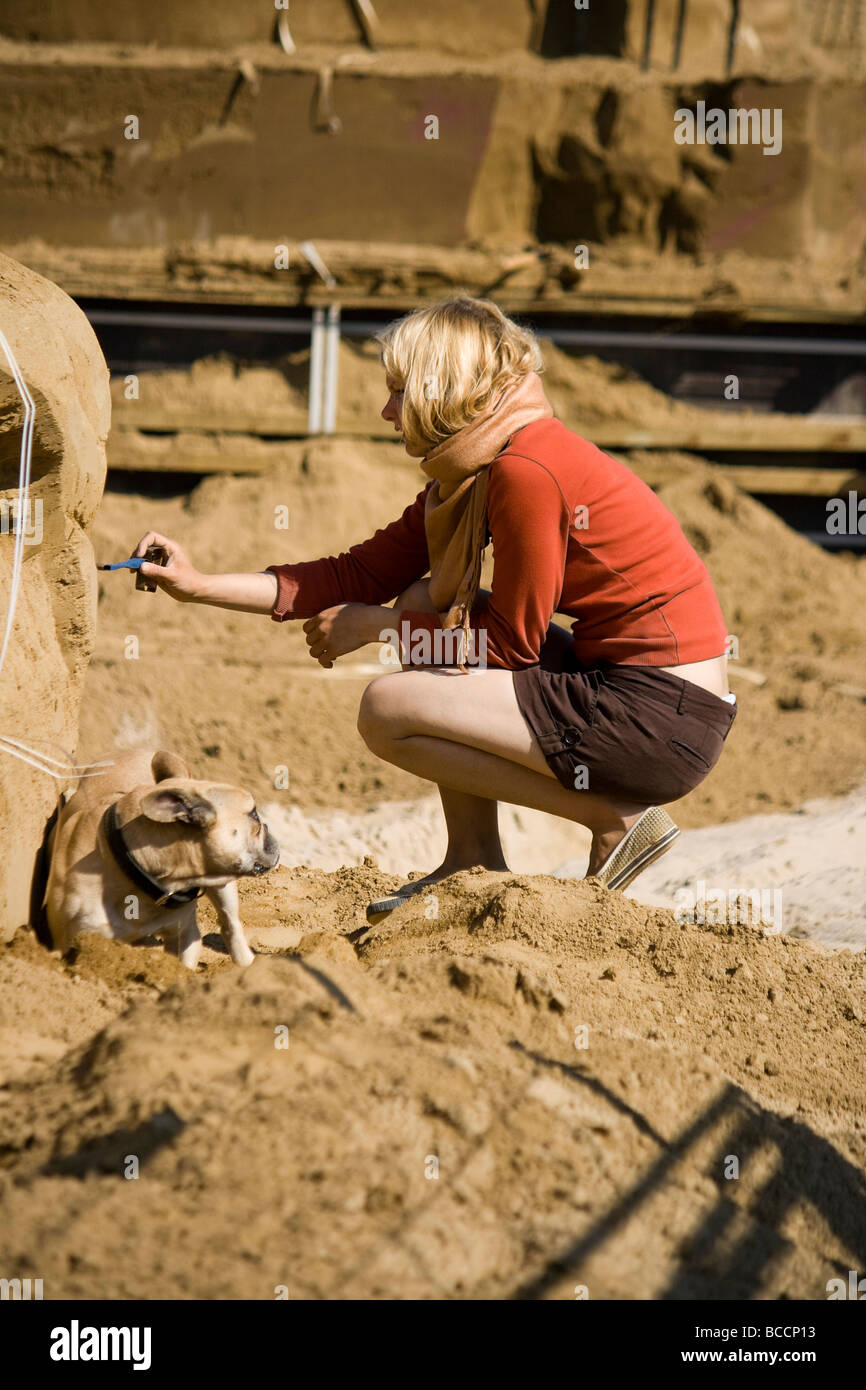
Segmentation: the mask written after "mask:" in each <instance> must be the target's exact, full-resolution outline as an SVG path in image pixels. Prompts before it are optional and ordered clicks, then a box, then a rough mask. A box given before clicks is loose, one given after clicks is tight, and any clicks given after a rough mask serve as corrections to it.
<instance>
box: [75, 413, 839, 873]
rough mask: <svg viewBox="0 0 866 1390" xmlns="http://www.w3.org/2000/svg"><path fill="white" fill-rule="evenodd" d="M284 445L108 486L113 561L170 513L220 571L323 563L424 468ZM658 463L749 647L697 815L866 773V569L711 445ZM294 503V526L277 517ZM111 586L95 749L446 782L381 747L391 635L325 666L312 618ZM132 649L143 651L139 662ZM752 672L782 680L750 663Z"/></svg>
mask: <svg viewBox="0 0 866 1390" xmlns="http://www.w3.org/2000/svg"><path fill="white" fill-rule="evenodd" d="M284 448H285V457H284V461H283V462H282V463H281V464H280V465H278V466H276V467H275V468H273V469H272V470H271V471H269V472H268V473H267V474H264V475H261V476H253V477H245V478H233V477H214V478H209V479H207V480H206V481H204V482H202V483H201V484H199V485H198V487H196V488H194V489H193V490H192V491H191V492H190V493H189V494H188V495H183V496H178V497H168V498H160V499H154V498H147V497H144V496H137V495H134V494H127V493H118V492H109V493H108V494H107V495H106V497H105V500H104V502H103V505H102V507H101V509H100V512H99V515H98V518H97V522H96V533H95V540H96V549H97V553H98V555H99V557H100V558H105V559H109V558H115V557H116V556H119V555H122V554H128V553H129V550H130V549H131V547H132V545H133V544H134V543H135V541H136V540H137V539H138V538H139V536H141V535H142V534H143V533H144V532H145V530H146V529H147V528H148V527H149V526H151V525H153V526H155V527H156V528H157V529H158V530H161V531H163V532H164V533H165V534H168V535H171V536H174V537H175V538H176V539H178V540H180V541H181V542H183V543H185V544H186V545H187V546H188V547H189V550H190V552H191V554H192V556H193V559H194V560H195V562H196V563H197V564H198V565H199V566H200V568H202V569H204V570H212V569H245V568H250V569H262V568H263V567H264V566H265V565H267V564H270V563H272V562H275V561H280V560H284V559H286V560H300V559H307V558H313V557H316V556H318V555H323V554H329V553H334V552H336V551H337V550H339V549H341V548H344V547H346V546H348V545H349V544H351V543H352V542H354V541H356V540H359V539H362V538H364V537H367V536H369V535H372V533H373V531H374V530H375V529H376V527H377V526H379V525H382V524H384V523H386V522H388V521H389V520H392V519H393V518H394V517H395V516H397V515H399V513H400V511H401V510H402V508H403V506H404V505H405V504H406V503H408V502H409V501H410V500H411V499H412V498H413V497H414V495H415V493H416V491H417V490H418V489H419V487H420V485H421V483H422V482H423V479H422V478H421V475H420V474H419V472H418V470H417V468H416V466H415V464H414V463H413V462H412V461H411V460H409V459H408V458H407V457H406V455H405V454H404V453H403V451H402V449H401V448H400V447H399V445H396V444H385V443H377V442H367V441H354V440H353V441H349V440H331V441H306V442H303V443H301V442H299V443H296V444H291V445H285V446H284ZM645 461H646V462H647V463H649V462H650V461H651V463H652V469H653V473H654V474H656V475H657V474H659V473H660V472H662V473H663V474H664V476H665V481H664V482H663V484H662V486H661V489H660V491H661V496H662V497H663V499H664V501H665V502H666V503H667V505H668V506H670V507H671V508H672V510H673V511H674V512H675V514H676V515H677V516H678V517H679V519H680V521H681V523H682V524H683V526H684V528H685V530H686V533H687V534H688V536H689V539H690V540H691V541H692V543H693V544H694V545H695V546H696V547H697V548H698V551H699V552H700V554H701V555H702V557H703V558H704V559H705V561H706V563H707V564H708V566H709V569H710V572H711V574H712V576H713V579H714V581H715V583H716V585H717V586H718V589H719V593H720V596H721V600H722V605H723V609H724V612H725V615H726V619H727V623H728V628H729V631H730V632H731V633H732V634H733V635H734V636H735V637H736V638H737V640H738V644H739V661H738V662H732V663H731V682H732V686H733V688H734V689H735V690H736V692H737V695H738V699H739V702H740V714H739V717H738V720H737V723H736V726H735V730H734V732H733V733H732V735H731V738H730V739H729V741H728V746H727V748H726V750H725V754H724V757H723V759H722V761H721V763H720V764H719V766H718V767H717V768H716V769H715V771H714V772H713V774H712V776H711V777H710V778H709V779H708V781H707V782H706V783H704V785H703V786H701V787H699V788H698V789H697V791H696V792H694V793H693V794H692V795H691V796H690V797H688V798H687V799H686V800H685V801H684V802H682V803H680V805H679V806H678V812H677V814H678V819H680V821H681V823H682V824H684V825H697V824H708V823H716V822H718V821H723V820H730V819H737V818H739V817H741V816H745V815H749V814H752V813H756V812H762V811H769V810H774V809H778V810H784V809H789V808H792V807H795V806H797V805H799V804H800V803H801V802H802V801H804V800H807V799H809V798H810V797H812V796H814V795H815V794H816V792H820V793H821V794H823V795H834V794H837V793H843V792H847V791H849V790H851V789H853V788H854V787H856V786H858V785H859V784H861V783H862V782H863V779H864V775H866V730H864V724H866V709H864V705H863V702H862V701H861V700H858V699H857V698H856V695H852V694H850V693H848V694H844V693H840V692H839V690H838V688H837V687H838V686H839V685H843V686H849V687H852V688H853V689H854V690H856V689H858V688H860V687H862V686H863V684H864V682H863V663H862V651H863V647H864V643H866V578H864V571H863V569H862V567H861V566H860V565H859V564H858V562H857V561H855V560H854V559H852V558H851V557H850V556H846V555H839V554H835V555H831V554H828V553H825V552H822V551H821V550H819V549H818V548H817V547H815V546H813V545H811V544H810V543H809V542H807V541H805V540H803V539H802V538H801V537H799V536H797V535H796V534H795V533H794V532H793V531H791V530H790V528H788V527H787V526H786V525H785V524H784V523H783V522H781V521H780V520H779V519H778V518H777V517H775V516H774V515H773V514H772V513H771V512H770V511H768V510H767V509H766V508H765V507H763V506H761V505H760V504H759V503H758V502H755V501H754V500H752V499H751V498H750V497H748V496H747V495H746V494H744V493H741V492H740V491H739V490H738V489H737V488H735V487H734V486H733V485H731V484H730V483H728V482H726V481H725V480H723V479H720V478H719V477H718V476H717V475H716V474H715V473H714V471H713V469H712V467H711V466H710V465H707V464H705V463H703V462H701V461H700V460H698V459H694V458H691V457H689V456H687V455H677V454H671V455H667V456H664V457H663V458H662V456H660V455H659V454H657V453H654V454H653V455H652V456H651V458H650V456H649V455H646V456H642V455H640V454H635V455H632V456H630V462H631V464H632V466H633V467H635V468H636V470H637V471H638V472H640V470H641V467H642V465H643V464H644V462H645ZM661 463H663V464H664V469H662V468H661ZM282 507H287V508H288V511H289V529H288V530H287V531H285V530H277V529H276V527H275V518H276V516H277V515H278V513H277V511H276V509H278V508H282ZM488 573H489V569H488ZM100 592H101V598H100V616H99V638H98V647H97V651H96V654H95V658H94V661H93V663H92V664H91V668H90V673H89V676H88V686H87V699H86V703H85V708H84V711H83V717H82V726H81V728H82V741H81V751H82V753H83V754H84V755H86V756H88V757H95V756H97V755H98V754H99V753H101V752H102V751H103V750H104V749H105V748H106V747H108V746H111V745H112V744H114V743H120V744H124V745H130V744H135V743H141V742H145V743H152V744H153V743H155V744H166V745H168V746H172V747H176V748H177V749H178V750H179V751H180V752H182V753H183V754H184V756H185V757H187V758H188V760H189V761H190V762H191V763H192V764H194V765H196V766H198V767H200V768H201V773H202V775H208V776H215V777H219V778H221V779H225V780H229V781H238V780H239V781H241V782H242V783H243V784H245V785H247V786H249V787H250V789H251V790H252V791H253V792H254V793H255V795H256V796H257V797H260V798H261V799H262V800H264V801H268V800H271V801H274V800H276V801H279V802H282V803H284V804H285V805H286V806H289V807H291V806H298V807H301V808H303V809H304V810H309V809H311V808H318V809H323V808H329V809H337V810H345V811H351V812H353V813H355V812H358V811H363V810H364V809H365V808H368V807H371V806H373V805H375V804H377V803H379V802H381V801H383V800H397V801H400V800H403V801H407V800H412V799H414V798H416V797H417V796H419V795H422V794H424V793H426V792H429V791H430V790H432V789H431V788H430V787H429V786H428V785H427V784H424V783H419V782H418V781H417V780H416V779H415V778H412V777H409V776H407V775H405V774H403V773H401V772H399V771H397V770H396V769H393V768H390V767H388V766H386V765H385V764H384V763H381V762H380V761H379V760H378V759H376V758H374V757H373V756H372V755H371V754H370V753H369V751H368V750H367V749H366V747H365V745H364V744H363V743H362V742H361V740H360V738H359V736H358V735H357V733H356V731H355V718H356V714H357V707H358V701H359V699H360V695H361V691H362V690H363V688H364V686H365V684H366V682H367V681H368V680H369V679H370V675H371V674H372V673H375V672H377V671H382V670H384V669H385V668H384V667H382V666H381V665H380V663H379V661H378V655H379V653H378V649H377V648H375V647H369V648H364V649H363V650H362V651H361V652H358V653H355V654H353V657H352V658H344V659H343V660H342V661H341V662H338V664H337V666H336V667H335V669H334V670H333V671H329V672H325V671H322V669H321V668H320V667H319V666H318V665H317V664H316V663H315V662H313V661H311V659H310V658H309V656H308V654H307V648H306V645H305V643H304V640H303V634H302V632H301V630H300V624H294V623H285V624H280V625H278V624H276V623H271V622H270V621H269V620H267V619H264V618H255V617H249V616H246V615H242V614H232V613H223V612H218V611H215V610H212V609H207V608H198V607H196V606H194V605H183V606H181V605H179V604H175V603H172V602H171V601H170V600H169V599H167V598H165V597H164V596H163V595H160V594H157V595H142V594H137V593H135V591H134V590H133V587H132V583H131V581H130V579H129V577H128V576H126V575H123V574H119V575H107V576H104V577H102V582H101V586H100ZM130 637H132V638H136V639H137V642H138V646H137V648H134V647H133V648H131V647H130V645H129V643H128V640H127V639H129V638H130ZM130 650H134V651H137V655H134V656H132V657H128V656H127V652H128V651H130ZM740 667H745V668H747V670H749V671H753V672H757V674H758V676H759V678H765V679H764V683H763V684H761V685H756V684H755V683H754V681H752V680H747V679H746V678H745V677H742V676H740V675H739V668H740ZM286 767H287V768H288V769H289V787H288V789H287V790H280V791H277V790H276V789H275V786H274V783H275V777H276V776H277V774H276V772H275V769H279V768H286ZM556 862H558V861H556ZM548 867H550V868H553V867H554V862H553V861H552V862H551V863H550V865H549V866H548Z"/></svg>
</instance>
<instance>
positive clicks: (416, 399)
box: [376, 294, 544, 455]
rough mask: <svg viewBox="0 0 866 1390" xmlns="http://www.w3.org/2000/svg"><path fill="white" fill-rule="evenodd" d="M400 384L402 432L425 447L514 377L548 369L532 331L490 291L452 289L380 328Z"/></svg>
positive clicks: (420, 449) (415, 448)
mask: <svg viewBox="0 0 866 1390" xmlns="http://www.w3.org/2000/svg"><path fill="white" fill-rule="evenodd" d="M376 341H377V342H378V344H379V348H380V352H381V357H382V365H383V366H384V368H385V372H386V374H387V376H388V378H389V379H390V380H391V381H392V382H394V383H395V385H396V386H397V387H398V388H400V389H402V391H403V439H404V442H405V445H406V448H407V450H408V451H409V452H410V453H412V454H417V455H423V454H427V453H429V452H430V450H431V449H433V448H435V447H436V445H437V444H441V443H442V441H443V440H445V439H448V438H450V436H451V435H453V434H456V433H457V431H458V430H460V429H462V428H463V427H464V425H468V424H470V422H471V421H472V420H474V419H476V417H477V416H479V415H480V414H482V413H483V412H484V411H485V410H486V409H487V408H488V406H490V405H491V404H492V403H494V402H495V401H496V400H497V398H498V397H499V396H500V395H501V393H502V391H503V390H504V389H505V387H506V386H507V385H508V384H509V383H510V382H511V381H514V380H515V379H516V378H517V377H522V376H527V375H528V374H529V373H530V372H541V371H543V370H544V361H543V358H542V356H541V349H540V348H539V346H538V343H537V342H536V339H535V336H534V334H532V333H531V332H530V331H529V330H528V329H525V328H521V327H520V326H519V325H518V324H516V323H514V322H513V321H512V320H511V319H509V318H507V317H506V315H505V314H503V312H502V310H501V309H500V308H499V307H498V306H497V305H496V304H494V303H493V302H492V301H491V300H489V299H474V298H473V297H472V296H471V295H468V294H453V295H449V296H448V298H447V299H442V300H440V301H439V303H438V304H433V305H431V306H430V307H429V308H427V309H416V310H415V311H414V312H413V313H411V314H407V315H406V316H405V317H404V318H402V319H397V320H396V321H395V322H394V323H392V324H389V325H388V327H387V328H385V329H384V330H383V331H382V332H381V333H378V334H377V335H376Z"/></svg>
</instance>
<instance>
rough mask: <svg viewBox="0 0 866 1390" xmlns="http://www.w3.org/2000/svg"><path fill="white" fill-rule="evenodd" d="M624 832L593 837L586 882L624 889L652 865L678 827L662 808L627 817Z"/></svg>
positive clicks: (655, 807) (667, 847)
mask: <svg viewBox="0 0 866 1390" xmlns="http://www.w3.org/2000/svg"><path fill="white" fill-rule="evenodd" d="M628 820H629V824H628V826H627V827H626V829H625V830H616V831H610V832H608V833H606V834H604V835H599V836H595V835H594V836H593V839H592V851H591V853H590V860H589V868H588V869H587V874H586V876H587V878H598V879H601V882H602V883H604V884H605V886H606V887H608V888H611V889H622V888H627V887H628V885H629V884H630V883H631V882H632V880H633V879H635V878H637V876H638V874H640V873H643V870H644V869H646V868H648V867H649V865H650V864H653V863H654V862H655V860H656V859H659V858H660V857H661V855H663V854H664V853H665V852H666V851H667V850H669V849H670V847H671V845H672V844H673V842H674V840H675V839H676V838H677V836H678V835H679V833H680V832H679V827H678V826H677V825H676V824H675V823H674V821H672V820H671V818H670V816H669V815H668V813H667V811H665V810H663V809H662V807H661V806H650V807H648V808H647V810H646V811H644V812H643V813H642V814H641V815H639V816H630V817H629V818H628Z"/></svg>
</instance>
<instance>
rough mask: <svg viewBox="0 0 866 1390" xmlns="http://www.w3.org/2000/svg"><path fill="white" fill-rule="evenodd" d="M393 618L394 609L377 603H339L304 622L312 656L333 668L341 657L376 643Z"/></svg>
mask: <svg viewBox="0 0 866 1390" xmlns="http://www.w3.org/2000/svg"><path fill="white" fill-rule="evenodd" d="M393 619H394V613H393V610H392V609H390V608H379V607H377V606H376V605H375V604H367V603H338V604H336V605H335V607H333V608H324V609H323V610H322V612H321V613H317V614H316V616H315V617H314V618H308V619H307V621H306V622H305V623H304V632H305V634H306V638H307V646H308V647H309V649H310V656H313V657H315V658H316V660H317V661H318V663H319V665H320V666H325V667H327V668H328V669H330V668H331V667H332V666H333V664H334V662H335V661H336V659H337V657H338V656H345V655H346V653H347V652H354V651H357V650H358V648H359V647H365V646H366V645H367V643H368V642H377V641H378V640H379V634H380V632H383V631H385V629H386V628H388V627H389V626H390V625H392V624H393Z"/></svg>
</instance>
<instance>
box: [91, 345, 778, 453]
mask: <svg viewBox="0 0 866 1390" xmlns="http://www.w3.org/2000/svg"><path fill="white" fill-rule="evenodd" d="M540 341H541V345H542V349H543V352H544V361H545V366H546V370H545V374H544V384H545V389H546V391H547V393H548V396H549V397H550V401H551V404H552V405H553V408H554V412H555V414H556V415H557V416H558V417H559V419H561V420H562V421H563V422H564V423H565V424H567V425H569V426H570V427H571V428H572V429H576V430H578V431H582V432H583V433H591V430H592V428H593V427H598V426H601V425H607V424H610V423H612V422H613V423H617V424H630V425H634V426H635V428H636V429H647V430H648V429H652V428H653V427H655V426H660V425H661V426H664V425H667V424H675V423H680V424H682V425H683V426H693V427H698V426H699V425H700V423H701V422H704V423H707V422H711V421H712V419H713V418H714V416H715V415H716V412H714V411H707V410H703V409H701V408H700V407H697V406H691V405H686V404H684V403H683V402H682V401H676V400H673V399H672V398H671V397H670V396H667V395H665V393H664V392H663V391H657V390H656V389H655V387H653V386H651V385H650V384H649V382H647V381H645V380H644V379H643V378H642V377H641V376H640V375H639V374H638V373H637V372H634V371H632V370H630V369H629V368H628V367H624V366H622V365H621V364H619V363H615V362H605V361H602V360H601V359H600V358H597V357H593V356H591V355H590V356H574V355H572V354H570V353H567V352H563V351H562V349H561V348H558V347H556V346H555V345H554V344H553V343H551V342H550V341H548V340H547V339H543V338H542V339H541V340H540ZM309 356H310V354H309V350H308V349H307V348H300V349H298V350H297V351H295V352H291V353H286V354H284V355H283V356H282V357H279V358H277V359H276V360H275V361H273V362H272V363H270V364H269V365H268V366H263V365H261V364H257V363H249V362H246V361H245V360H244V359H242V358H238V357H233V356H231V355H230V354H228V353H219V354H216V355H214V356H212V357H205V358H201V359H200V360H199V361H197V362H195V363H193V364H192V366H190V367H189V368H183V369H180V368H171V369H167V370H161V371H153V372H148V373H147V374H146V375H145V374H142V376H141V377H140V379H139V391H140V394H139V397H138V399H137V400H127V398H126V394H125V393H126V389H127V387H126V384H125V378H124V377H120V376H118V377H116V378H115V380H114V381H113V383H112V401H113V407H114V421H115V426H117V425H121V426H123V427H124V430H137V429H145V430H146V429H155V428H159V429H163V430H165V429H168V428H170V427H171V425H172V423H173V421H174V423H175V424H176V427H186V428H188V429H189V428H196V429H201V430H214V429H222V430H226V431H231V432H233V433H236V434H242V433H244V432H246V431H248V432H250V433H251V434H258V435H267V434H269V433H270V434H274V435H279V434H302V433H304V432H305V431H306V428H307V385H308V380H309ZM339 382H340V391H339V412H338V417H337V425H338V429H339V432H340V433H343V434H359V435H365V436H372V437H374V438H375V437H377V436H380V437H385V438H391V437H392V435H393V428H392V426H391V425H390V424H388V423H387V421H384V420H383V419H382V418H381V414H380V412H381V410H382V407H383V406H384V404H385V401H386V399H387V394H386V393H385V391H384V389H383V383H384V376H383V372H382V366H381V362H380V360H379V352H378V348H377V347H376V344H375V343H374V342H372V341H369V340H366V341H354V340H350V339H345V338H344V339H342V340H341V342H340V349H339ZM741 413H742V414H749V415H751V414H753V413H754V412H751V411H745V412H741ZM725 418H726V419H727V416H726V417H725ZM758 418H760V417H758ZM146 438H147V437H146ZM232 442H233V443H234V441H232ZM240 443H241V441H237V444H238V445H240ZM243 443H244V444H246V441H243ZM112 446H113V450H114V452H116V454H117V457H118V458H121V457H122V454H123V450H124V448H125V447H128V444H127V441H126V439H125V437H124V435H123V434H120V435H117V436H115V437H114V438H113V440H112ZM139 447H141V445H140V444H139ZM247 447H249V446H248V445H247ZM176 466H177V465H176Z"/></svg>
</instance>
